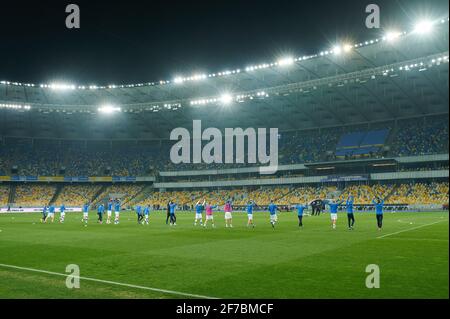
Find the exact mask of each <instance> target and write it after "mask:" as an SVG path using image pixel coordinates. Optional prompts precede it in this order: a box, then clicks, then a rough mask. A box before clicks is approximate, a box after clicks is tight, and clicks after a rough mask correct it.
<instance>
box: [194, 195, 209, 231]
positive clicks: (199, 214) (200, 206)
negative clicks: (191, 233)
mask: <svg viewBox="0 0 450 319" xmlns="http://www.w3.org/2000/svg"><path fill="white" fill-rule="evenodd" d="M205 203H206V201H205V200H203V203H200V201H198V202H197V204H195V220H194V226H197V222H198V221H199V222H200V226H203V210H204V209H205Z"/></svg>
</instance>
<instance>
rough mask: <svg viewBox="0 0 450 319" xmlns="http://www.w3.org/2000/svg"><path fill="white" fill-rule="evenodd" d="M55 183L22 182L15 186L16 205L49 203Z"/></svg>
mask: <svg viewBox="0 0 450 319" xmlns="http://www.w3.org/2000/svg"><path fill="white" fill-rule="evenodd" d="M55 191H56V186H55V185H32V184H22V185H18V186H17V188H16V196H15V204H16V206H22V207H27V206H38V207H39V206H44V205H48V204H49V203H50V200H51V199H52V197H53V195H54V194H55Z"/></svg>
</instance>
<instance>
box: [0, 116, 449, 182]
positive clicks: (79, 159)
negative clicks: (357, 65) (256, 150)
mask: <svg viewBox="0 0 450 319" xmlns="http://www.w3.org/2000/svg"><path fill="white" fill-rule="evenodd" d="M434 121H435V120H433V122H432V123H429V124H425V126H421V125H419V124H420V123H417V121H416V120H408V121H405V122H402V123H401V124H400V125H399V127H398V128H397V129H396V130H395V131H396V134H395V135H394V136H393V137H392V144H391V145H389V144H385V142H386V140H387V139H388V135H389V134H390V133H389V132H390V131H389V129H386V128H384V129H377V130H369V131H358V132H347V133H342V131H343V129H342V128H330V129H323V130H321V131H320V132H319V131H317V130H312V131H296V132H295V131H294V132H285V133H281V134H280V145H279V158H280V164H297V163H312V162H319V161H326V160H334V159H335V157H334V156H330V154H331V153H333V154H334V155H336V157H337V159H339V158H341V159H343V158H344V157H345V156H347V157H346V158H345V159H348V158H349V157H353V156H360V155H368V154H372V155H373V156H381V155H380V154H381V152H382V146H390V149H391V151H390V152H389V154H386V155H389V156H393V157H395V156H407V155H425V154H441V153H448V121H445V119H438V120H437V122H436V123H434ZM347 130H351V127H350V128H347ZM339 136H340V138H339ZM66 144H67V145H66V146H65V147H67V148H65V149H64V152H60V151H59V148H58V147H59V141H51V140H46V141H41V142H40V143H37V142H35V143H34V145H32V144H31V142H30V140H28V141H27V140H25V139H21V140H20V141H17V140H16V139H14V140H12V141H11V142H10V143H6V145H5V146H4V147H1V148H0V176H2V175H21V176H122V177H123V176H146V175H154V174H155V173H156V172H157V171H170V170H201V169H220V168H227V167H228V168H229V167H235V168H236V167H244V166H246V165H245V164H178V165H175V164H173V163H171V161H170V159H169V157H168V154H170V145H171V144H170V143H169V142H168V141H164V144H163V142H162V141H161V143H160V144H156V143H152V144H134V145H127V144H124V143H120V144H117V145H115V146H112V145H110V143H107V142H104V143H96V144H94V145H91V146H88V147H86V146H83V145H82V144H77V143H75V144H71V142H66ZM163 154H164V155H163Z"/></svg>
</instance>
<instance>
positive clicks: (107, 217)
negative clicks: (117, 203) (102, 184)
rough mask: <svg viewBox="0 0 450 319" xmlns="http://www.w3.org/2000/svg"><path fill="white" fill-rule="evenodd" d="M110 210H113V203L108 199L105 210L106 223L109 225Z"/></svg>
mask: <svg viewBox="0 0 450 319" xmlns="http://www.w3.org/2000/svg"><path fill="white" fill-rule="evenodd" d="M112 209H113V201H112V199H110V200H109V202H108V208H107V210H106V223H107V224H111V215H112Z"/></svg>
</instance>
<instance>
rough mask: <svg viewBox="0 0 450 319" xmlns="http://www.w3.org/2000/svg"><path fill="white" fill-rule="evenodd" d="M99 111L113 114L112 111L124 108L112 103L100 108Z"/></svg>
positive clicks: (115, 111) (119, 110)
mask: <svg viewBox="0 0 450 319" xmlns="http://www.w3.org/2000/svg"><path fill="white" fill-rule="evenodd" d="M98 111H99V112H100V113H104V114H112V113H117V112H121V111H122V109H121V108H120V107H116V106H112V105H103V106H101V107H99V108H98Z"/></svg>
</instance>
